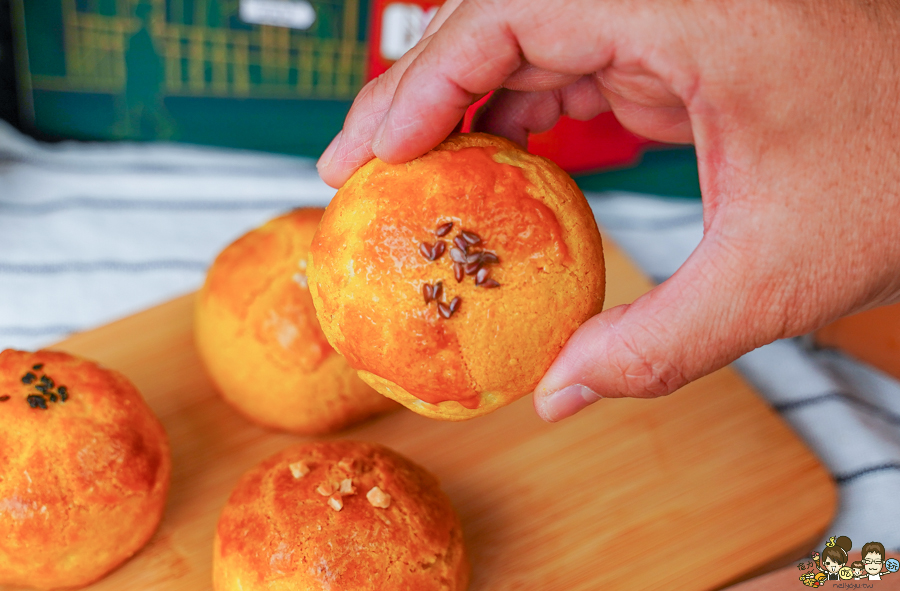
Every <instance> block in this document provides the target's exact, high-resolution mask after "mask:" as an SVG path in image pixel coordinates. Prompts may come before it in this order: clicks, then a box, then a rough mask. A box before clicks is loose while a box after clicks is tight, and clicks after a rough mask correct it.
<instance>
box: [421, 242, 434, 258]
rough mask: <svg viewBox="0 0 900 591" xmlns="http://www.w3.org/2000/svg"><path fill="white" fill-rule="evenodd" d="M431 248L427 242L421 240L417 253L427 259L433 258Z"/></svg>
mask: <svg viewBox="0 0 900 591" xmlns="http://www.w3.org/2000/svg"><path fill="white" fill-rule="evenodd" d="M431 248H432V246H431V245H430V244H428V243H427V242H423V243H422V244H420V245H419V253H420V254H421V255H422V256H423V257H425V258H426V259H428V260H429V261H433V260H434V259H433V258H431Z"/></svg>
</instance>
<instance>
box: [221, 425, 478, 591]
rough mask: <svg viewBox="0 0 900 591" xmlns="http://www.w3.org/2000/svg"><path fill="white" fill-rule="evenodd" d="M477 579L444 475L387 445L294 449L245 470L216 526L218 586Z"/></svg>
mask: <svg viewBox="0 0 900 591" xmlns="http://www.w3.org/2000/svg"><path fill="white" fill-rule="evenodd" d="M468 579H469V564H468V561H467V559H466V553H465V547H464V545H463V538H462V529H461V527H460V523H459V518H458V517H457V515H456V513H455V511H454V510H453V507H452V506H451V505H450V500H449V499H448V498H447V495H445V494H444V493H443V492H442V491H441V489H440V486H439V484H438V481H437V480H436V479H435V478H434V477H433V476H432V475H431V474H429V473H428V472H426V471H425V470H424V469H423V468H421V467H419V466H417V465H416V464H414V463H412V462H411V461H409V460H407V459H406V458H404V457H402V456H400V455H399V454H397V453H395V452H393V451H391V450H389V449H387V448H386V447H383V446H381V445H375V444H370V443H359V442H354V441H328V442H324V441H323V442H316V443H306V444H302V445H297V446H294V447H291V448H289V449H286V450H284V451H283V452H281V453H279V454H277V455H275V456H273V457H271V458H269V459H268V460H265V461H264V462H262V463H261V464H260V465H258V466H257V467H255V468H253V469H252V470H250V471H249V472H247V473H246V474H244V475H243V476H242V477H241V479H240V480H239V481H238V483H237V486H235V488H234V491H233V492H232V493H231V497H230V498H229V499H228V502H227V503H226V505H225V508H224V509H223V510H222V515H221V517H220V518H219V524H218V526H217V528H216V538H215V547H214V551H213V587H214V589H215V591H262V590H266V591H300V590H302V591H324V590H326V589H332V590H335V591H336V590H340V591H373V590H376V589H377V590H379V591H462V590H464V589H465V588H466V587H467V585H468Z"/></svg>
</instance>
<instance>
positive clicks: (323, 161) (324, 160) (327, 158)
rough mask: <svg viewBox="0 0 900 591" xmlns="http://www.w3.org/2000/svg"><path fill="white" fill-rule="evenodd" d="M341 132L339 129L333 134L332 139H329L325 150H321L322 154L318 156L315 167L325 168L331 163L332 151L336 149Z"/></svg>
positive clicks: (339, 141)
mask: <svg viewBox="0 0 900 591" xmlns="http://www.w3.org/2000/svg"><path fill="white" fill-rule="evenodd" d="M343 133H344V132H343V131H339V132H338V134H337V135H336V136H334V139H333V140H331V143H330V144H328V147H327V148H325V151H324V152H322V155H321V156H320V157H319V161H318V162H317V163H316V168H318V169H322V168H326V167H328V165H329V164H331V159H332V158H334V152H335V151H336V150H337V147H338V144H339V143H341V135H343Z"/></svg>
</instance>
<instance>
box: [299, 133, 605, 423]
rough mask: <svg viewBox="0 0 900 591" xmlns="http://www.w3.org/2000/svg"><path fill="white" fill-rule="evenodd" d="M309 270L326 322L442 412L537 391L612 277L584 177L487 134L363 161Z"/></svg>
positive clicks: (476, 408)
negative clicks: (400, 158)
mask: <svg viewBox="0 0 900 591" xmlns="http://www.w3.org/2000/svg"><path fill="white" fill-rule="evenodd" d="M307 273H308V277H309V288H310V293H311V294H312V299H313V303H314V304H315V308H316V313H317V316H318V318H319V322H320V324H321V326H322V331H323V332H324V334H325V336H326V337H327V339H328V342H329V343H331V345H332V346H333V347H334V348H335V349H336V350H337V351H338V352H340V353H341V354H342V355H343V356H344V357H346V359H347V362H348V363H349V364H350V366H351V367H353V368H354V369H356V370H357V371H358V372H359V376H360V377H361V378H362V379H363V380H365V381H366V382H367V383H369V384H370V385H371V386H372V387H373V388H375V389H376V390H378V391H379V392H381V393H382V394H384V395H385V396H388V397H390V398H393V399H394V400H397V401H398V402H401V403H402V404H404V405H405V406H407V407H409V408H410V409H412V410H414V411H416V412H418V413H420V414H423V415H425V416H428V417H432V418H436V419H445V420H464V419H469V418H473V417H477V416H480V415H483V414H486V413H489V412H491V411H493V410H496V409H497V408H500V407H501V406H504V405H507V404H509V403H511V402H513V401H514V400H516V399H518V398H520V397H522V396H525V395H526V394H529V393H531V392H532V391H533V390H534V387H535V386H536V385H537V383H538V381H539V380H540V378H541V377H542V376H543V374H544V373H545V372H546V370H547V369H548V368H549V367H550V364H551V363H552V362H553V360H554V359H555V358H556V356H557V355H558V354H559V352H560V350H561V349H562V347H563V345H564V344H565V342H566V340H567V339H568V338H569V337H570V336H571V335H572V334H573V333H574V332H575V330H576V329H577V328H578V327H579V326H580V325H581V324H582V323H584V322H585V321H586V320H588V319H589V318H590V317H592V316H594V315H595V314H597V313H599V312H600V310H601V309H602V306H603V297H604V289H605V283H604V281H605V273H604V264H603V247H602V244H601V240H600V233H599V231H598V229H597V223H596V221H595V220H594V216H593V213H592V212H591V209H590V206H589V205H588V203H587V201H586V200H585V198H584V195H583V194H582V193H581V191H580V190H579V189H578V187H577V186H576V185H575V182H574V181H573V180H572V179H571V178H570V177H569V176H568V175H567V174H566V173H565V172H564V171H563V170H562V169H560V168H559V167H558V166H556V165H555V164H554V163H553V162H551V161H549V160H547V159H545V158H541V157H539V156H534V155H531V154H529V153H527V152H525V151H523V150H522V149H520V148H519V147H518V146H516V145H515V144H513V143H512V142H510V141H507V140H505V139H502V138H499V137H494V136H491V135H487V134H481V133H473V134H459V135H453V136H451V137H450V138H448V139H447V140H446V141H444V142H443V143H442V144H441V145H439V146H438V147H436V148H435V149H434V150H432V151H430V152H428V153H427V154H424V155H423V156H420V157H419V158H416V159H415V160H413V161H411V162H407V163H404V164H388V163H386V162H383V161H381V160H378V159H374V160H372V161H370V162H368V163H367V164H366V165H364V166H363V167H362V168H360V169H359V170H358V171H357V172H356V173H355V174H354V175H353V176H352V177H351V178H350V179H349V180H348V181H347V182H346V183H345V184H344V186H343V187H341V189H340V190H339V191H338V192H337V194H336V195H335V197H334V199H333V200H332V202H331V204H330V205H329V206H328V207H327V208H326V210H325V215H324V216H323V217H322V221H321V223H320V224H319V228H318V230H317V231H316V234H315V236H314V237H313V240H312V245H311V246H310V251H309V267H308V269H307Z"/></svg>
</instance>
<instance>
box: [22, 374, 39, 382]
mask: <svg viewBox="0 0 900 591" xmlns="http://www.w3.org/2000/svg"><path fill="white" fill-rule="evenodd" d="M36 379H37V376H36V375H34V374H33V373H31V372H30V371H29V372H28V373H27V374H25V375H24V376H22V383H23V384H30V383H31V382H33V381H35V380H36Z"/></svg>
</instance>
